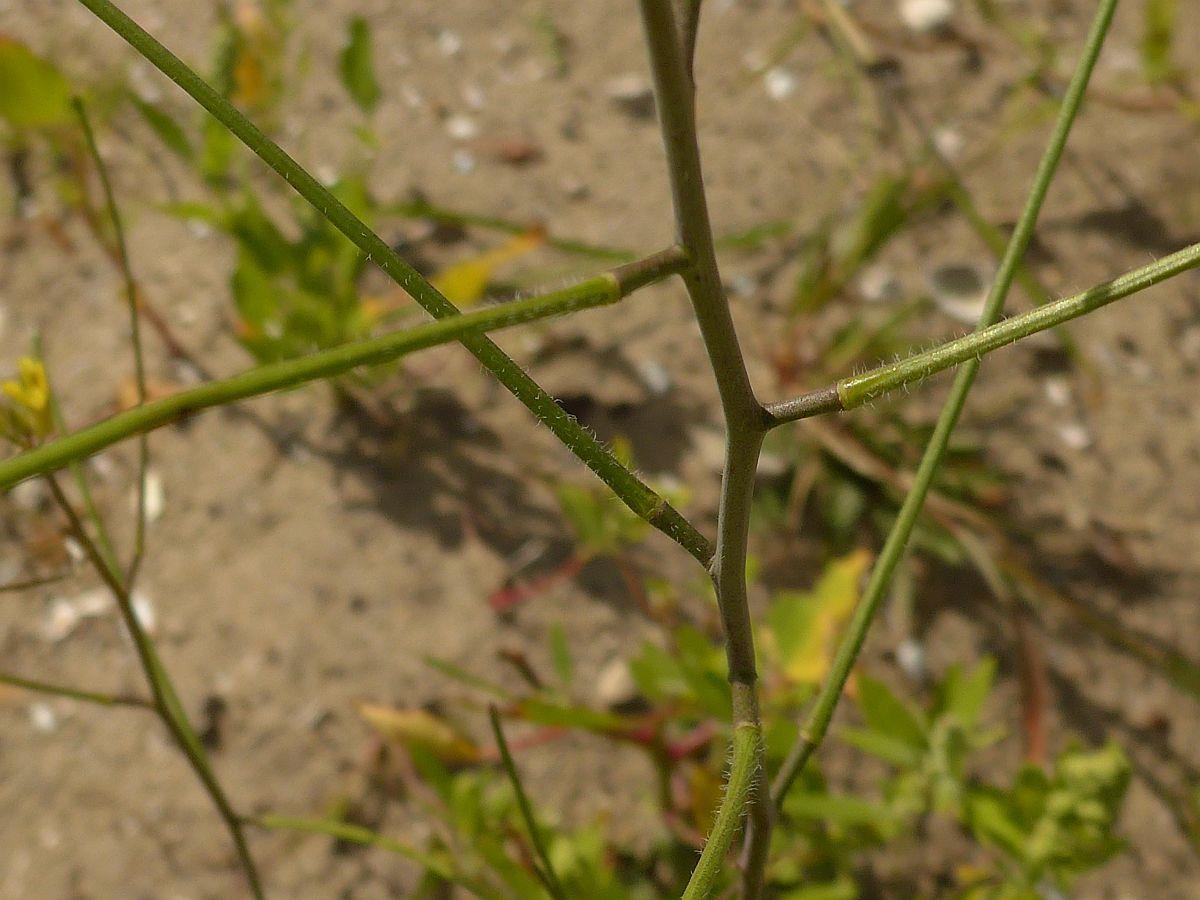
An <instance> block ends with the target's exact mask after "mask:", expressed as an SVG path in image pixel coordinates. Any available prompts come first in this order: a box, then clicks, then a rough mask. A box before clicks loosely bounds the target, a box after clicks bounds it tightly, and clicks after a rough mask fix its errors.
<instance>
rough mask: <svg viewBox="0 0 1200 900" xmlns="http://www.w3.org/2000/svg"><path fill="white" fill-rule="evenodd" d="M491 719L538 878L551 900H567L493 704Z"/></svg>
mask: <svg viewBox="0 0 1200 900" xmlns="http://www.w3.org/2000/svg"><path fill="white" fill-rule="evenodd" d="M488 717H489V719H490V720H491V723H492V734H493V735H495V737H496V748H497V749H498V750H499V751H500V761H501V763H502V764H503V765H504V771H505V772H506V773H507V774H508V780H509V781H510V782H511V783H512V786H513V791H514V792H515V793H516V795H517V807H518V808H519V809H520V810H521V818H522V819H524V820H525V829H526V830H527V831H528V832H529V840H530V841H532V842H533V850H534V853H535V854H536V855H537V858H538V862H539V865H538V866H537V868H536V871H537V875H538V878H539V879H540V880H541V882H542V884H544V885H545V886H546V890H547V891H549V892H550V896H551V897H554V898H555V900H565V898H566V896H567V894H566V891H564V890H563V886H562V882H561V881H559V880H558V876H557V875H556V874H554V864H553V863H551V862H550V854H549V853H548V852H547V851H546V841H545V839H544V838H543V837H542V830H541V829H540V828H538V825H537V819H535V818H534V816H533V805H532V804H531V803H530V802H529V796H528V795H527V794H526V793H525V786H524V785H523V784H521V773H520V772H518V771H517V764H516V762H514V761H513V757H512V752H511V751H510V750H509V749H508V741H506V740H505V739H504V728H503V727H502V726H501V725H500V712H499V710H497V709H496V707H495V705H494V704H493V705H491V706H489V707H488Z"/></svg>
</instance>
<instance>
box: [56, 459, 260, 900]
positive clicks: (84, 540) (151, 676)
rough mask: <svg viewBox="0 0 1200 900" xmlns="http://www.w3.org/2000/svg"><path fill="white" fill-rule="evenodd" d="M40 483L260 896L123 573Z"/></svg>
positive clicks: (244, 848) (235, 827) (225, 804)
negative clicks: (104, 591)
mask: <svg viewBox="0 0 1200 900" xmlns="http://www.w3.org/2000/svg"><path fill="white" fill-rule="evenodd" d="M46 483H47V484H48V485H49V487H50V492H51V493H52V494H53V496H54V500H55V502H56V503H57V504H58V506H59V508H60V509H61V510H62V512H63V514H64V515H65V516H66V517H67V523H68V525H69V526H70V529H71V531H72V533H73V534H74V536H75V539H76V540H78V541H79V544H80V546H81V547H82V548H83V551H84V554H85V555H86V556H87V558H88V561H89V562H90V563H91V564H92V566H93V567H94V568H95V569H96V572H97V574H99V575H100V578H101V579H102V580H103V581H104V583H105V585H107V587H108V589H109V590H110V591H111V592H112V595H113V597H114V598H116V601H117V609H118V610H119V611H120V613H121V619H122V621H123V622H124V623H125V628H126V630H127V631H128V632H129V636H130V638H131V639H132V641H133V646H134V648H135V650H136V651H137V655H138V661H139V662H140V663H141V666H142V671H143V673H144V674H145V676H146V681H147V682H148V683H149V685H150V692H151V694H153V696H154V701H153V704H152V708H153V709H154V711H155V712H156V713H157V714H158V717H159V718H160V719H161V720H162V722H163V724H164V725H165V726H166V727H167V730H168V731H169V732H170V733H171V736H172V737H173V738H174V739H175V742H176V744H178V745H179V749H180V750H181V751H182V752H183V755H184V756H185V757H186V758H187V760H188V763H189V764H190V765H191V767H192V771H193V772H195V774H196V777H197V778H198V779H199V780H200V783H201V784H202V785H203V786H204V789H205V791H207V792H208V795H209V797H210V798H211V799H212V801H213V805H215V806H216V808H217V812H218V813H219V814H220V816H221V818H222V819H223V820H224V822H225V825H226V827H227V828H228V830H229V834H230V837H231V838H232V839H233V845H234V849H235V850H236V852H237V856H238V860H239V862H240V863H241V867H242V871H243V872H244V873H245V876H246V881H247V883H248V885H249V887H250V892H251V893H252V894H253V895H254V897H255V898H257V900H262V897H263V890H262V882H261V881H260V879H259V876H258V868H257V867H256V866H255V864H254V858H253V857H252V856H251V855H250V848H249V845H247V843H246V836H245V833H244V831H243V829H242V823H241V819H240V818H239V816H238V815H237V813H235V812H234V810H233V806H232V805H231V804H230V802H229V798H228V797H226V795H225V790H224V788H222V787H221V783H220V782H219V781H217V778H216V775H215V774H214V773H213V770H212V766H211V764H210V763H209V761H208V755H207V754H206V753H205V751H204V747H203V745H202V744H201V743H200V739H199V738H198V737H197V736H196V732H195V730H194V729H193V728H192V726H191V723H190V722H188V719H187V714H186V713H185V712H184V710H183V704H182V703H180V701H179V695H178V694H177V693H176V692H175V686H174V685H173V684H172V683H171V679H170V676H168V675H167V670H166V668H165V667H164V666H163V664H162V660H161V659H159V656H158V651H157V650H156V649H155V648H154V642H153V641H151V640H150V635H148V634H147V633H146V630H145V629H144V628H143V627H142V623H141V622H140V621H139V620H138V617H137V611H136V610H135V609H134V607H133V598H132V596H131V595H130V593H129V590H128V588H127V586H126V583H125V581H124V575H123V574H122V572H121V570H120V568H119V567H118V566H117V565H116V564H115V563H113V562H110V561H109V560H108V559H106V558H105V557H104V555H103V554H102V553H101V552H100V550H99V548H97V546H96V544H95V542H94V541H92V539H91V538H90V537H89V536H88V534H87V531H86V530H85V529H84V527H83V522H82V521H81V520H80V519H79V516H78V514H77V513H76V512H75V509H74V507H73V506H71V503H70V501H69V500H67V497H66V495H65V494H64V493H63V491H62V488H61V487H60V486H59V484H58V481H57V479H55V478H54V476H53V475H47V476H46Z"/></svg>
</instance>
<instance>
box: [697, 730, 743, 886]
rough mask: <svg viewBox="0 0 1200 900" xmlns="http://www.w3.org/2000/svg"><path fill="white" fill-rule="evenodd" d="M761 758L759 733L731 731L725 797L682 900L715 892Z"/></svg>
mask: <svg viewBox="0 0 1200 900" xmlns="http://www.w3.org/2000/svg"><path fill="white" fill-rule="evenodd" d="M761 756H762V732H761V731H760V730H759V727H758V726H757V725H751V724H749V723H743V724H740V725H737V726H736V727H734V729H733V763H732V765H731V766H730V769H729V778H728V780H727V781H726V782H725V796H724V797H723V798H722V800H721V805H720V807H719V808H718V809H717V817H716V821H715V822H714V823H713V827H712V831H711V832H709V835H708V840H707V841H706V842H705V844H704V850H703V852H702V853H701V854H700V862H699V863H697V864H696V868H695V869H694V870H693V871H692V877H691V878H690V879H689V880H688V885H687V889H686V890H685V891H684V892H683V900H706V898H708V897H711V896H712V894H713V891H714V890H716V886H717V879H718V878H719V877H720V875H721V870H722V869H723V868H724V866H725V856H726V854H728V853H729V846H730V844H731V843H732V842H733V836H734V835H735V834H736V833H737V828H738V824H739V823H740V822H741V821H742V816H743V815H745V812H746V804H747V803H748V802H749V801H750V799H751V798H750V793H751V790H752V789H753V787H754V783H755V781H756V777H755V770H756V769H757V768H758V766H759V764H760V759H761Z"/></svg>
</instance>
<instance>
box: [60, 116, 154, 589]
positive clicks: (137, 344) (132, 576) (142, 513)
mask: <svg viewBox="0 0 1200 900" xmlns="http://www.w3.org/2000/svg"><path fill="white" fill-rule="evenodd" d="M71 103H72V105H73V106H74V108H75V115H76V116H77V117H78V119H79V125H80V128H81V129H82V130H83V137H84V143H85V144H86V145H87V149H88V154H89V155H90V156H91V157H92V162H93V163H94V164H95V166H96V173H97V174H98V175H99V176H100V186H101V188H102V189H103V191H104V205H105V206H106V207H107V208H108V216H109V218H110V219H111V220H112V226H113V240H114V241H115V242H116V248H117V263H118V265H119V266H120V269H121V277H122V278H123V279H124V282H125V300H126V303H127V304H128V306H129V334H130V343H131V345H132V348H133V368H134V383H135V385H136V386H137V403H138V406H142V405H144V404H145V402H146V361H145V357H144V356H143V353H142V328H141V317H140V316H139V315H138V293H137V282H136V281H135V280H134V277H133V268H132V266H131V265H130V263H129V247H128V245H127V244H126V242H125V228H124V226H123V224H122V222H121V211H120V209H119V208H118V207H117V200H116V197H114V196H113V189H112V181H111V180H110V179H109V177H108V167H107V166H105V165H104V158H103V157H101V156H100V148H99V147H98V146H96V135H95V133H94V132H93V131H92V123H91V122H90V121H89V120H88V115H87V111H86V110H85V109H84V107H83V101H82V100H81V99H80V98H79V97H75V98H73V99H72V101H71ZM149 466H150V443H149V439H148V438H147V437H146V434H145V432H142V434H141V435H140V436H139V437H138V479H137V485H138V488H137V513H136V519H137V521H136V524H135V526H134V538H133V557H132V558H131V559H130V561H129V567H128V568H127V569H126V574H125V584H126V587H127V588H128V589H129V590H133V585H134V583H135V582H136V581H137V573H138V570H139V569H140V568H141V565H142V557H143V556H144V555H145V553H146V474H147V472H148V470H149Z"/></svg>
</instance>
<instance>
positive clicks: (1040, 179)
mask: <svg viewBox="0 0 1200 900" xmlns="http://www.w3.org/2000/svg"><path fill="white" fill-rule="evenodd" d="M1116 6H1117V0H1100V6H1099V8H1098V10H1097V12H1096V16H1095V18H1094V19H1093V21H1092V25H1091V28H1090V30H1089V32H1088V36H1087V40H1086V42H1085V44H1084V49H1083V55H1082V57H1081V58H1080V60H1079V63H1078V64H1077V66H1076V68H1075V73H1074V75H1073V76H1072V77H1071V83H1070V85H1069V87H1068V88H1067V92H1066V94H1065V96H1064V97H1063V102H1062V106H1061V107H1060V109H1059V112H1058V117H1057V119H1056V121H1055V124H1054V130H1053V132H1052V134H1051V136H1050V141H1049V144H1048V146H1047V148H1046V151H1045V154H1044V155H1043V156H1042V159H1041V162H1040V163H1039V164H1038V168H1037V172H1036V174H1035V175H1034V180H1033V187H1032V189H1031V190H1030V193H1029V197H1028V199H1027V200H1026V202H1025V208H1024V209H1023V210H1022V212H1021V217H1020V219H1019V220H1018V222H1017V227H1016V229H1015V230H1014V231H1013V234H1012V237H1011V238H1010V239H1009V243H1008V247H1007V249H1006V250H1005V253H1004V258H1003V259H1002V260H1001V263H1000V267H999V270H998V271H997V274H996V280H995V281H994V282H993V284H992V288H991V291H990V292H989V293H988V298H987V302H986V303H985V304H984V310H983V314H982V315H981V317H980V322H979V330H983V329H986V328H987V327H988V326H990V325H992V324H993V323H995V322H996V320H997V319H998V318H999V317H1000V314H1001V312H1002V311H1003V308H1004V299H1005V297H1006V296H1007V295H1008V291H1009V288H1010V287H1011V286H1012V282H1013V278H1014V276H1015V275H1016V272H1017V269H1018V267H1019V266H1020V262H1021V257H1022V256H1023V255H1024V253H1025V249H1026V247H1027V246H1028V245H1029V241H1030V239H1031V238H1032V236H1033V230H1034V226H1035V225H1036V223H1037V218H1038V214H1039V213H1040V211H1041V208H1042V203H1043V202H1044V201H1045V199H1046V192H1047V191H1048V190H1049V188H1050V183H1051V181H1052V180H1053V177H1054V172H1055V170H1056V169H1057V167H1058V163H1059V160H1060V159H1061V158H1062V153H1063V149H1064V148H1065V147H1066V143H1067V137H1068V135H1069V134H1070V133H1071V126H1072V125H1073V124H1074V122H1075V118H1076V116H1077V115H1078V113H1079V108H1080V105H1081V103H1082V102H1083V95H1084V92H1085V91H1086V89H1087V84H1088V80H1089V79H1090V78H1091V74H1092V70H1093V68H1094V67H1095V65H1096V59H1097V58H1098V57H1099V55H1100V48H1101V47H1102V46H1103V45H1104V38H1105V36H1106V35H1107V34H1108V28H1109V25H1110V24H1111V23H1112V17H1113V12H1114V11H1115V9H1116ZM979 365H980V359H979V358H978V357H973V358H971V359H969V360H967V362H966V363H965V364H964V365H963V368H962V369H961V370H960V371H959V374H958V377H957V378H956V379H955V381H954V386H953V387H952V388H951V391H950V397H949V399H948V400H947V401H946V404H945V406H944V407H943V408H942V413H941V415H940V416H939V417H938V421H937V425H936V426H935V427H934V431H933V435H932V437H931V438H930V440H929V444H928V446H927V447H926V448H925V453H924V455H923V456H922V458H921V463H920V465H919V466H918V468H917V473H916V476H915V478H914V482H913V487H912V490H910V491H909V493H908V495H907V496H906V497H905V498H904V503H903V504H902V505H901V507H900V512H899V514H898V515H897V517H896V522H895V524H894V525H893V526H892V530H891V532H890V533H889V534H888V536H887V540H886V541H885V542H884V546H883V550H882V551H881V552H880V554H879V559H878V561H877V562H876V564H875V568H874V570H873V571H872V572H871V577H870V580H869V582H868V583H867V587H866V590H865V591H864V592H863V596H862V599H861V600H860V601H859V603H858V605H857V606H856V607H855V610H854V615H853V616H852V618H851V621H850V625H849V627H848V628H847V630H846V633H845V635H844V637H843V639H842V642H841V644H840V645H839V647H838V650H837V654H836V656H835V657H834V661H833V665H832V667H831V669H830V674H829V677H828V679H826V681H825V684H824V685H822V687H821V692H820V694H819V695H818V697H817V699H816V701H815V703H814V705H813V708H812V711H811V712H810V713H809V715H808V717H807V719H806V720H805V722H804V725H803V726H802V727H801V729H800V733H799V735H798V737H797V740H796V743H795V744H794V745H793V747H792V748H791V750H790V752H789V753H788V756H787V759H786V760H785V762H784V765H783V767H782V768H781V769H780V771H779V773H778V775H777V777H776V779H775V783H774V784H773V785H772V789H771V800H772V802H773V804H774V805H775V807H776V808H778V807H779V805H780V804H781V803H782V802H783V798H784V796H785V795H786V794H787V791H788V789H789V788H790V787H791V785H792V783H793V781H794V780H795V778H796V776H797V775H798V774H799V773H800V772H801V770H802V769H803V768H804V765H805V763H806V762H807V761H808V759H809V757H810V756H812V754H813V751H815V750H816V748H817V747H818V746H819V745H820V743H821V741H822V740H823V739H824V737H825V734H826V732H827V731H828V729H829V723H830V721H831V719H832V718H833V713H834V710H835V709H836V707H837V703H838V700H839V699H840V698H841V695H842V690H843V689H844V687H845V684H846V679H847V678H849V676H850V670H851V668H852V667H853V666H854V663H855V660H857V658H858V654H859V651H861V650H862V645H863V642H864V641H865V640H866V636H867V631H868V629H869V628H870V626H871V622H872V621H873V620H874V618H875V613H876V612H877V611H878V609H879V606H880V604H881V603H882V602H883V598H884V596H885V594H886V593H887V591H888V588H889V586H890V584H891V580H892V574H893V573H894V572H895V569H896V566H897V565H898V564H899V563H900V560H901V559H902V558H903V556H904V552H905V549H906V547H907V545H908V539H909V536H910V535H911V534H912V530H913V527H914V526H915V525H916V522H917V517H918V516H919V515H920V513H921V508H922V506H923V505H924V502H925V496H926V494H928V492H929V488H930V485H931V484H932V482H933V476H934V474H935V472H936V471H937V468H938V466H939V465H940V463H941V461H942V456H943V455H944V454H945V451H946V447H947V445H948V444H949V442H950V435H951V433H952V432H953V431H954V426H955V425H956V424H957V423H958V418H959V415H960V414H961V413H962V409H963V406H964V404H965V403H966V399H967V394H968V393H969V392H970V390H971V386H972V385H973V384H974V381H975V375H976V373H977V372H978V371H979Z"/></svg>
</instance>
